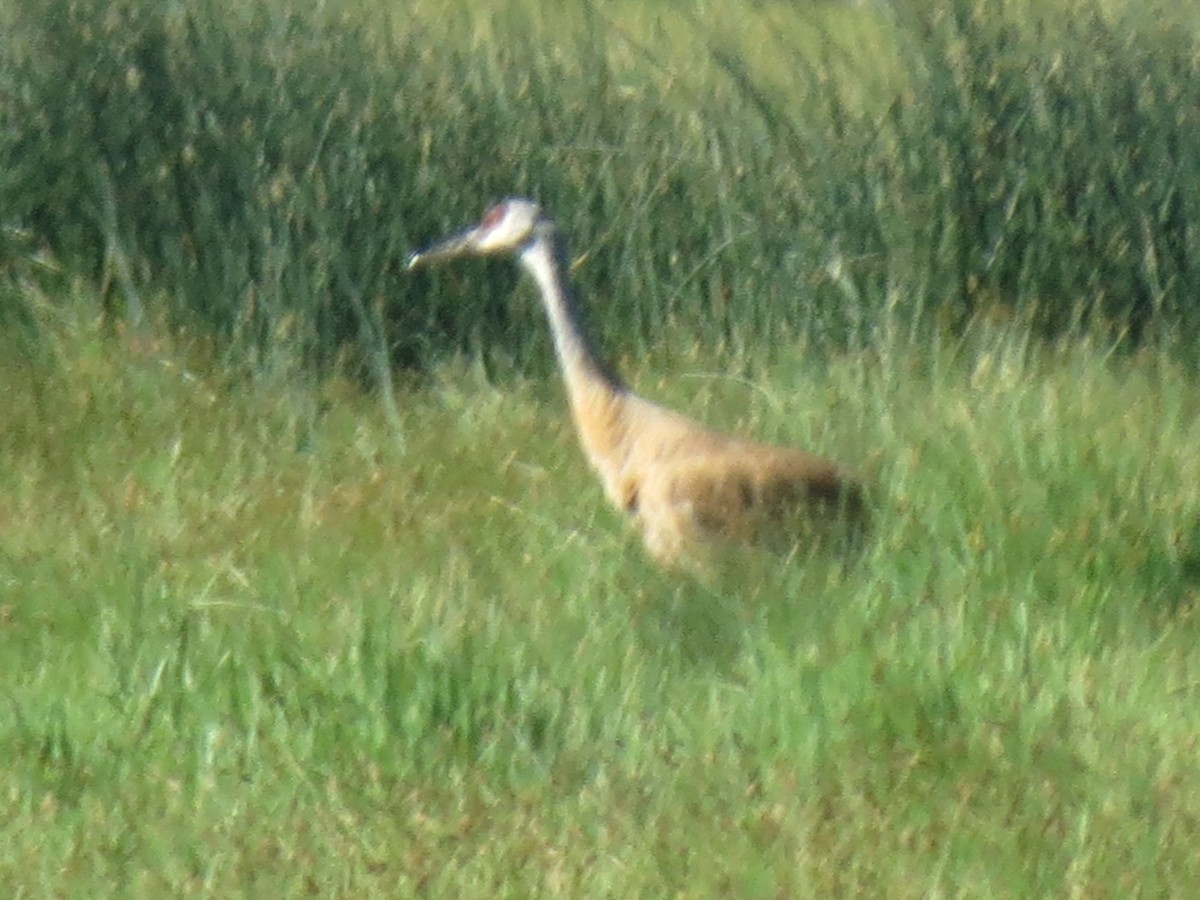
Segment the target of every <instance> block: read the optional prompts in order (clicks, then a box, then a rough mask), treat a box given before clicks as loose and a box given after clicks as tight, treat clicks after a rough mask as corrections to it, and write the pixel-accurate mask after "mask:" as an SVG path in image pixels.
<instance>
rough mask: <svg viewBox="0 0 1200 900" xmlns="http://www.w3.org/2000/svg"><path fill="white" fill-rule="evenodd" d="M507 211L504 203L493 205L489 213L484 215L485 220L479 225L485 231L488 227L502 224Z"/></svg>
mask: <svg viewBox="0 0 1200 900" xmlns="http://www.w3.org/2000/svg"><path fill="white" fill-rule="evenodd" d="M506 211H507V210H506V208H505V206H504V204H503V203H501V204H498V205H497V206H493V207H492V208H491V209H489V210H488V213H487V215H486V216H484V217H483V221H482V222H480V223H479V227H480V228H482V229H484V230H485V231H486V230H487V229H488V228H494V227H495V226H497V225H499V224H500V220H501V219H503V218H504V213H505V212H506Z"/></svg>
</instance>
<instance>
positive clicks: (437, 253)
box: [407, 227, 478, 269]
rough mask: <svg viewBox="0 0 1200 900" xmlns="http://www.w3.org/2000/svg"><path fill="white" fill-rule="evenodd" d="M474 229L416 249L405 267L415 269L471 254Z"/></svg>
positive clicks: (476, 229) (473, 242)
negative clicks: (421, 248) (422, 248)
mask: <svg viewBox="0 0 1200 900" xmlns="http://www.w3.org/2000/svg"><path fill="white" fill-rule="evenodd" d="M476 231H478V228H475V227H471V228H468V229H467V230H466V231H462V232H459V233H458V234H456V235H454V236H453V237H448V238H446V239H445V240H444V241H439V242H438V243H436V244H434V245H433V246H431V247H426V248H425V249H424V250H418V251H417V252H416V253H414V254H413V255H412V256H410V257H409V258H408V265H407V268H409V269H415V268H417V267H418V266H423V265H426V264H427V263H434V262H438V261H440V260H443V259H455V258H456V257H459V256H469V255H471V254H472V253H473V252H474V247H475V232H476Z"/></svg>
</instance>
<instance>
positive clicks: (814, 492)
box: [408, 198, 866, 565]
mask: <svg viewBox="0 0 1200 900" xmlns="http://www.w3.org/2000/svg"><path fill="white" fill-rule="evenodd" d="M503 253H511V254H515V255H516V257H517V259H518V260H519V262H520V263H521V265H522V266H523V267H524V268H525V270H526V271H527V272H528V273H529V274H530V275H531V276H532V277H533V279H534V281H535V282H536V283H537V286H538V288H539V292H540V295H541V299H542V303H543V305H544V306H545V309H546V315H547V317H548V319H549V321H550V328H551V332H552V334H553V338H554V348H555V353H556V355H557V357H558V362H559V366H560V368H561V370H562V374H563V379H564V381H565V383H566V388H567V398H568V403H569V406H570V410H571V416H572V419H573V422H574V425H575V430H576V432H577V434H578V436H579V441H580V444H581V445H582V447H583V450H584V453H585V455H586V456H587V459H588V462H589V463H590V464H591V466H592V468H593V470H595V472H596V473H597V475H598V476H599V477H600V481H601V483H602V485H603V487H604V492H605V494H606V495H607V497H608V499H609V501H610V502H611V503H612V504H613V505H614V506H616V507H617V508H618V509H620V510H623V511H624V512H626V513H628V514H629V515H631V516H632V517H633V518H634V520H635V522H636V523H637V525H638V527H639V528H640V530H641V533H642V538H643V542H644V543H645V546H646V548H647V550H648V551H649V553H650V554H651V555H652V556H653V557H654V558H655V559H657V560H658V561H659V562H661V563H664V564H667V565H670V564H674V563H676V562H679V561H681V560H683V559H685V558H687V557H689V556H691V557H695V556H696V555H697V553H699V552H700V551H701V548H702V547H703V546H705V545H706V544H708V543H709V542H711V541H714V540H719V541H735V542H770V543H778V542H779V540H780V539H782V540H784V541H787V540H789V539H798V538H801V537H802V536H803V535H804V533H805V532H806V531H808V530H809V529H811V528H812V527H814V526H818V525H820V524H822V523H823V522H828V521H830V520H834V519H841V520H843V521H848V522H851V523H856V522H858V523H861V522H862V521H864V520H865V515H866V510H865V503H864V496H863V493H864V492H863V488H862V485H861V483H860V482H859V481H858V480H857V479H856V478H855V477H854V476H853V475H851V474H850V473H849V472H848V471H847V470H845V469H844V468H843V467H842V466H840V465H839V464H837V463H835V462H833V461H832V460H829V459H826V458H824V457H822V456H818V455H816V454H813V453H809V452H807V451H804V450H800V449H796V448H792V447H785V446H777V445H772V444H764V443H758V442H756V441H751V440H747V439H743V438H740V437H736V436H734V435H730V434H726V433H723V432H720V431H717V430H714V429H711V428H709V427H707V426H705V425H703V424H701V423H700V422H698V421H696V420H694V419H692V418H690V417H688V416H685V415H683V414H681V413H678V412H675V411H674V410H671V409H667V408H666V407H663V406H660V405H658V404H656V403H653V402H652V401H650V400H647V399H646V398H644V397H642V396H640V395H639V394H637V393H635V392H634V391H632V390H631V389H630V388H629V387H628V386H627V385H626V384H625V383H624V381H623V380H622V379H621V378H620V376H619V375H618V374H617V373H616V372H615V371H614V370H613V368H612V367H611V366H610V365H609V364H608V363H607V361H606V360H605V359H604V358H603V357H602V356H601V355H600V353H599V352H598V351H597V350H596V348H595V345H594V343H593V342H592V341H591V339H590V337H589V334H588V332H587V328H586V325H585V315H584V310H583V309H582V307H581V306H580V304H579V301H578V300H577V298H576V296H575V294H574V292H573V291H572V290H571V288H570V285H569V283H568V280H567V272H568V264H567V255H566V248H565V245H564V243H563V240H562V237H561V235H560V233H559V231H558V228H557V226H556V225H555V224H554V222H553V221H552V220H551V219H550V218H549V217H548V216H546V215H545V214H544V213H543V212H542V210H541V208H540V207H539V206H538V205H537V204H536V203H535V202H534V201H532V200H526V199H523V198H510V199H508V200H505V201H503V202H501V203H500V204H498V205H496V206H495V207H493V208H492V209H491V210H490V211H489V212H488V213H487V214H486V215H485V216H484V218H483V220H482V221H481V222H480V224H479V225H476V226H474V227H472V228H468V229H467V230H465V231H463V232H461V233H459V234H456V235H454V236H453V237H450V238H448V239H446V240H444V241H442V242H440V243H437V244H435V245H433V246H432V247H430V248H428V249H427V250H424V251H420V252H418V253H414V254H413V255H412V256H411V257H410V259H409V262H408V265H409V268H414V267H417V266H421V265H425V264H428V263H431V262H436V261H439V260H444V259H453V258H458V257H463V256H488V255H497V254H503Z"/></svg>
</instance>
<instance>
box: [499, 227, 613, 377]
mask: <svg viewBox="0 0 1200 900" xmlns="http://www.w3.org/2000/svg"><path fill="white" fill-rule="evenodd" d="M520 260H521V264H522V265H523V266H524V267H525V268H526V269H527V270H528V272H529V274H531V275H532V276H533V278H534V280H535V281H536V282H537V285H538V288H539V289H540V290H541V295H542V303H543V304H544V305H545V307H546V314H547V316H549V318H550V330H551V332H552V333H553V335H554V350H555V353H557V354H558V361H559V364H560V365H561V366H562V370H563V376H564V378H566V380H567V382H568V385H569V386H572V387H573V386H576V385H579V386H583V385H584V384H593V385H594V384H595V383H596V382H597V381H599V382H603V385H604V386H606V387H608V388H609V389H611V390H614V391H624V390H625V385H624V383H623V382H622V381H621V379H620V377H619V376H618V375H617V374H616V372H615V371H614V370H613V368H612V367H611V366H610V365H609V364H608V363H607V362H605V360H604V359H603V357H601V356H600V354H599V352H598V351H597V350H596V347H595V345H594V344H593V343H592V341H591V339H590V338H589V336H588V331H587V325H586V321H585V318H586V313H585V311H584V309H583V307H582V306H581V305H580V304H579V301H578V300H577V299H576V297H575V294H574V292H573V291H572V290H571V288H570V285H569V284H568V283H567V277H566V276H567V272H568V270H569V265H568V263H567V252H566V245H565V244H564V242H563V240H562V238H561V237H560V236H559V233H558V229H557V228H556V227H555V226H554V224H553V223H552V222H549V221H542V222H539V223H538V225H537V230H536V231H535V233H534V236H533V238H532V239H531V241H530V243H529V244H528V245H527V246H526V247H525V249H524V250H522V251H521V254H520Z"/></svg>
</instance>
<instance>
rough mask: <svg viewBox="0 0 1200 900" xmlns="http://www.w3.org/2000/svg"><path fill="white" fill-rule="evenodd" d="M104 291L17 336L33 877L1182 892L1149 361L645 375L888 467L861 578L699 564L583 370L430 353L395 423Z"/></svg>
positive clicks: (10, 676)
mask: <svg viewBox="0 0 1200 900" xmlns="http://www.w3.org/2000/svg"><path fill="white" fill-rule="evenodd" d="M93 303H94V297H93V296H92V295H90V294H88V293H86V292H84V293H80V294H79V295H77V296H74V297H70V298H68V297H65V296H60V297H58V298H57V302H56V304H55V310H56V311H52V310H51V309H49V308H46V307H44V306H42V305H41V304H35V308H37V309H39V310H42V311H43V313H44V314H45V315H46V316H47V318H45V319H43V320H42V321H40V322H39V327H40V329H41V333H42V334H43V336H44V342H45V346H46V347H47V348H48V352H49V354H50V356H49V357H40V358H38V357H30V356H28V355H25V356H22V355H19V354H13V353H8V352H6V353H4V354H3V355H0V360H2V363H0V364H2V365H3V367H4V368H3V373H2V374H3V377H4V380H5V384H7V385H8V386H9V397H10V400H9V405H8V409H7V412H6V415H5V416H4V417H3V419H2V420H0V452H2V453H3V455H4V458H5V460H6V464H5V466H4V467H3V468H2V469H0V496H3V498H4V500H3V503H2V504H0V623H2V628H0V649H2V650H3V652H2V653H0V660H2V662H0V684H2V685H3V691H4V696H5V703H4V707H3V711H2V712H0V750H2V752H3V754H4V758H5V759H6V760H7V764H6V766H4V767H3V768H2V769H0V797H3V798H4V800H3V803H2V804H0V808H2V809H3V815H4V821H5V832H6V840H5V841H4V843H3V848H2V849H0V873H3V877H4V879H5V882H6V883H7V884H9V885H10V886H11V889H12V890H14V891H15V892H16V893H17V894H21V893H24V894H32V895H40V894H46V893H66V894H73V895H74V894H86V895H89V896H99V895H117V894H121V895H127V894H131V893H132V894H143V895H150V894H163V893H168V894H172V895H177V894H195V895H211V896H218V895H219V896H228V895H230V894H237V893H244V894H263V893H269V894H271V895H293V894H300V893H305V892H316V893H321V894H353V895H360V894H400V895H407V894H412V893H419V892H427V893H434V894H453V895H455V896H514V897H515V896H531V895H568V896H579V895H619V896H629V895H644V894H650V895H659V894H666V893H683V894H688V895H704V896H707V895H716V894H722V895H727V894H730V893H734V894H738V895H746V896H775V895H778V894H781V893H782V894H784V895H830V894H834V895H837V894H847V893H886V894H888V895H889V896H899V897H905V896H926V895H929V894H931V893H940V894H946V895H953V896H1012V897H1026V896H1044V895H1059V894H1071V893H1083V894H1089V893H1094V894H1098V895H1102V896H1103V895H1106V894H1114V895H1115V894H1120V895H1121V896H1172V895H1173V896H1181V897H1183V896H1187V895H1188V893H1187V891H1188V890H1189V889H1190V885H1192V884H1194V883H1195V882H1196V880H1197V878H1198V877H1200V871H1198V869H1197V860H1198V857H1197V855H1196V853H1195V841H1194V834H1195V828H1196V825H1197V820H1198V818H1200V770H1198V763H1197V756H1196V754H1195V746H1194V745H1195V733H1196V728H1197V721H1196V712H1195V710H1196V709H1197V704H1196V699H1197V698H1196V691H1197V685H1196V682H1195V678H1194V673H1195V667H1196V651H1195V647H1196V634H1195V616H1194V609H1195V604H1196V601H1197V599H1200V593H1198V591H1200V563H1198V560H1200V555H1198V554H1200V530H1198V524H1197V523H1198V522H1200V494H1198V493H1197V491H1196V487H1195V486H1196V484H1197V483H1198V482H1200V471H1198V470H1197V465H1198V464H1197V459H1196V454H1195V453H1194V447H1195V446H1196V443H1197V440H1200V434H1198V433H1197V424H1196V423H1197V417H1196V412H1197V409H1198V408H1200V393H1198V392H1197V389H1196V386H1195V384H1194V381H1193V380H1192V379H1191V378H1190V377H1189V376H1188V375H1187V374H1186V373H1185V372H1183V371H1182V370H1181V369H1180V367H1179V366H1178V365H1177V364H1176V363H1174V362H1172V361H1171V359H1170V355H1169V354H1168V353H1165V352H1164V353H1159V352H1144V353H1142V354H1134V355H1126V356H1119V355H1118V356H1107V355H1106V350H1107V349H1108V348H1106V347H1105V346H1104V345H1102V344H1097V343H1088V342H1082V343H1081V342H1070V343H1063V344H1062V345H1060V346H1053V347H1047V346H1045V345H1043V344H1041V343H1039V342H1036V341H1033V340H1031V339H1030V335H1029V330H1028V328H1027V327H1026V326H1025V325H1024V324H1019V325H1012V324H1010V325H1002V326H996V325H988V324H986V323H984V322H982V321H980V322H976V323H975V324H973V325H971V326H970V327H969V328H967V329H966V330H965V333H964V335H963V337H962V338H961V339H954V338H948V337H940V338H928V337H924V338H920V337H912V336H910V335H909V332H908V331H907V329H906V328H904V327H896V328H889V329H887V336H886V337H882V338H881V339H880V340H878V341H877V342H876V344H875V348H874V352H872V353H869V354H857V353H856V354H853V355H846V356H837V357H835V358H833V359H831V360H829V361H827V363H826V364H825V365H823V366H816V365H814V363H813V361H812V360H811V359H810V358H809V357H808V356H807V354H806V353H805V352H804V348H803V347H802V346H800V345H798V344H795V345H793V346H792V347H791V348H788V349H780V351H779V353H778V354H777V356H776V360H775V362H774V363H773V364H772V365H771V366H770V367H769V371H762V372H761V373H760V374H757V375H753V374H752V375H751V376H750V378H749V380H748V382H747V380H743V379H742V378H727V379H721V378H713V377H711V375H712V373H711V368H710V367H711V354H710V353H709V352H708V351H706V350H704V349H702V348H696V349H691V350H689V349H687V348H686V347H682V346H677V347H676V348H675V349H673V350H671V351H669V352H665V353H664V354H663V355H662V357H660V358H659V359H657V360H654V361H653V368H651V367H649V366H642V365H638V366H636V367H634V368H633V369H632V371H630V372H629V375H630V377H631V379H632V380H633V381H634V382H635V383H637V384H640V385H641V386H643V387H644V388H645V389H646V390H647V391H648V392H650V393H651V394H653V395H654V396H655V397H657V398H659V399H663V400H665V401H666V402H669V403H672V404H673V405H676V406H679V407H682V408H684V409H687V410H688V411H690V412H692V413H695V414H697V415H701V416H703V417H704V418H705V419H707V420H709V421H712V422H713V423H714V424H718V425H724V426H727V427H733V428H737V429H738V430H741V431H745V432H753V433H757V434H761V435H763V436H766V437H770V438H773V439H778V440H786V441H791V442H795V443H801V444H804V445H807V446H811V447H815V448H817V449H820V450H822V451H825V452H829V453H834V454H836V455H838V456H839V457H841V458H844V459H846V460H848V461H850V462H853V463H854V464H856V465H859V466H861V467H862V468H864V470H866V471H867V472H868V473H869V474H870V477H871V478H872V480H873V481H874V482H875V483H876V484H877V485H878V486H879V490H878V492H877V495H878V497H879V504H878V510H877V517H876V529H875V534H874V541H873V543H872V544H871V546H870V548H869V549H868V550H867V552H866V553H865V555H864V556H863V557H862V558H860V559H859V560H858V561H857V562H856V563H855V564H854V565H853V566H850V567H846V566H844V565H842V564H840V563H839V562H838V561H837V560H835V559H829V558H823V557H816V558H813V559H809V560H797V561H794V562H793V563H792V564H791V565H785V566H781V565H780V564H779V561H778V560H772V559H769V558H757V557H755V558H749V559H747V560H746V562H745V565H744V566H743V567H741V568H738V569H735V570H731V571H728V572H725V573H723V574H722V575H721V576H720V577H719V578H718V579H717V580H716V581H714V582H711V583H698V582H693V581H690V580H688V579H681V578H679V577H678V576H676V575H670V574H664V573H660V572H658V571H656V570H655V569H654V567H653V566H651V565H650V564H649V562H648V561H647V560H646V559H645V558H644V556H643V554H642V551H641V549H640V546H639V544H638V541H637V539H636V537H635V536H633V535H631V534H629V532H628V529H627V525H626V523H625V522H624V521H623V520H622V519H621V517H620V516H619V515H618V514H616V513H613V512H610V511H609V510H607V508H605V506H604V503H603V498H602V493H601V491H600V489H599V487H598V485H596V484H595V483H594V480H593V479H592V477H591V476H590V474H589V473H588V472H587V470H586V466H585V463H584V462H583V459H582V456H581V454H580V453H579V451H578V449H577V448H576V446H575V442H574V438H573V435H571V433H570V430H569V423H568V419H567V416H566V414H565V410H564V404H563V399H562V397H561V390H560V389H559V388H558V386H557V385H553V386H552V387H549V388H548V387H547V386H546V385H545V384H543V382H542V381H541V380H524V379H521V378H514V379H512V380H510V382H509V383H508V384H507V385H506V386H505V387H503V388H499V387H496V386H495V385H494V384H493V383H492V382H490V381H489V380H488V379H487V377H486V376H485V375H484V373H483V372H482V371H481V369H480V368H479V366H478V364H477V363H476V362H470V361H467V360H462V361H460V362H457V363H444V364H442V365H439V366H437V367H436V368H435V369H434V370H433V371H432V373H431V375H430V380H429V381H428V383H426V384H425V385H423V386H420V387H412V388H408V387H402V388H401V391H400V397H399V402H398V404H397V408H398V414H399V415H400V416H401V422H400V425H401V427H402V429H403V430H404V431H405V433H407V434H408V435H409V436H410V437H409V441H408V444H407V445H406V446H405V447H404V448H400V447H398V446H397V445H396V444H395V442H394V441H392V440H391V439H390V434H389V432H390V426H389V424H388V422H387V420H386V419H385V418H383V416H382V414H381V413H380V412H379V410H378V407H377V405H376V404H375V403H374V401H373V399H372V398H371V397H370V396H369V395H366V394H364V393H363V392H362V391H361V390H360V389H359V388H358V387H357V386H356V385H354V384H353V383H352V382H349V381H345V380H337V379H333V380H326V381H324V382H323V383H320V384H304V383H298V382H296V381H295V380H293V379H292V378H290V377H288V376H286V375H277V376H274V377H273V379H272V378H265V377H264V378H263V379H261V380H260V381H259V382H258V383H257V385H250V386H248V385H246V384H245V383H244V381H242V380H241V379H238V378H236V377H232V376H230V375H229V374H227V373H223V372H221V371H220V370H215V369H214V368H213V367H212V349H211V346H208V345H207V344H206V343H204V342H201V343H189V342H182V343H181V342H179V341H177V340H174V341H173V340H171V339H169V338H167V337H165V336H163V335H159V336H157V337H154V338H153V339H149V338H147V337H146V336H142V337H140V338H135V337H119V336H118V337H114V336H111V335H108V334H106V332H105V329H104V327H103V325H102V323H101V322H100V321H98V320H97V319H96V318H95V316H94V315H93V314H92V313H91V312H90V311H89V309H90V308H91V307H92V305H93ZM64 310H67V311H69V312H67V313H64ZM7 340H9V338H6V341H7ZM725 363H726V364H727V366H728V368H729V369H730V370H731V371H733V372H751V373H753V372H755V371H759V370H760V365H761V363H760V361H759V360H757V359H755V358H751V357H742V356H739V355H738V354H737V353H736V352H731V353H729V354H728V356H727V359H726V360H725ZM697 376H704V377H697ZM659 379H661V380H659ZM831 411H832V412H831ZM1185 886H1186V887H1185Z"/></svg>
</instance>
